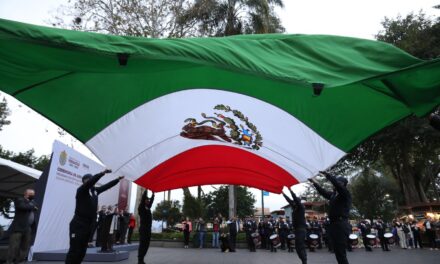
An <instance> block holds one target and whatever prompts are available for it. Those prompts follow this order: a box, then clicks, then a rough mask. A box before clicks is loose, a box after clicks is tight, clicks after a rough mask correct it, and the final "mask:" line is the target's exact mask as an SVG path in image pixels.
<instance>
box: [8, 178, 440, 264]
mask: <svg viewBox="0 0 440 264" xmlns="http://www.w3.org/2000/svg"><path fill="white" fill-rule="evenodd" d="M110 172H111V171H110V170H105V171H103V172H101V173H98V174H96V175H94V176H92V175H90V174H87V175H85V176H84V177H83V184H82V185H81V186H80V187H78V189H77V193H76V197H75V199H76V207H75V212H74V217H73V219H72V221H71V222H70V226H69V236H70V248H69V252H68V253H67V257H66V263H81V262H82V260H83V258H84V256H85V252H86V249H87V246H91V245H92V244H91V243H92V241H93V238H94V237H95V234H96V246H97V247H101V252H104V253H106V252H113V251H114V250H113V244H115V243H116V244H125V243H126V242H127V243H131V238H132V234H133V230H134V228H135V226H136V220H135V217H134V216H133V214H131V213H129V212H127V211H126V210H121V211H119V210H118V208H117V206H112V205H109V206H102V207H101V210H99V211H98V212H97V208H98V195H99V194H100V193H102V192H104V191H106V190H108V189H110V188H112V187H113V186H115V185H116V184H117V183H118V182H119V181H120V180H121V179H122V178H123V177H119V178H117V179H115V180H113V181H110V182H108V183H106V184H104V185H102V186H100V187H95V184H96V183H97V182H98V181H99V179H100V178H101V177H103V176H104V175H105V174H107V173H110ZM322 174H323V175H324V176H325V177H326V178H327V179H328V180H329V181H330V182H331V183H332V185H333V187H334V189H333V191H328V190H325V189H323V188H322V187H321V186H320V185H319V184H318V183H317V182H316V181H314V180H313V179H311V180H310V181H311V182H312V184H313V185H314V186H315V187H316V189H317V191H318V192H319V193H320V194H321V195H322V196H323V197H324V198H326V199H328V200H329V214H328V217H322V218H320V219H318V217H313V218H307V219H306V217H305V209H304V205H303V204H302V203H301V200H300V199H299V198H298V197H297V196H296V194H295V193H294V192H293V191H292V190H289V191H290V196H289V195H287V194H285V193H283V196H284V198H285V199H286V200H287V202H288V203H289V205H290V206H291V208H292V215H291V216H286V217H279V218H277V219H276V218H274V217H267V218H264V219H257V218H254V217H246V218H244V219H237V218H236V217H233V218H231V219H229V220H226V219H225V218H224V217H222V215H220V214H219V215H218V216H217V217H215V218H214V219H211V223H212V225H211V224H210V228H211V230H210V231H212V247H213V248H221V251H222V252H235V251H236V244H237V234H238V233H239V232H240V231H242V232H244V233H245V234H246V242H247V245H248V249H249V251H250V252H256V249H257V248H260V249H263V250H270V251H271V252H277V250H287V251H288V252H293V250H294V249H295V251H296V252H297V254H298V257H299V258H300V259H301V261H302V263H303V264H306V263H307V252H306V249H307V248H308V251H310V252H314V251H315V250H316V249H322V248H323V247H327V248H328V251H330V252H333V253H334V254H335V256H336V259H337V261H338V263H348V260H347V257H346V251H347V250H348V251H351V250H352V249H353V247H363V248H365V250H367V251H372V250H373V248H375V247H381V248H382V250H384V251H390V249H389V245H390V244H395V245H396V246H400V247H401V248H403V249H412V248H414V249H416V248H422V247H423V244H422V239H421V238H422V234H423V236H425V237H426V238H427V241H428V247H430V249H431V250H434V249H436V250H437V249H438V248H437V245H436V229H438V227H439V224H440V223H437V222H434V221H433V219H431V218H429V217H428V218H427V219H425V220H424V221H419V222H417V221H414V220H412V219H411V221H410V219H408V218H402V219H396V220H394V221H393V222H392V223H385V222H384V221H382V219H376V220H374V221H370V220H367V219H364V220H361V221H359V222H358V223H353V222H352V221H351V222H350V221H349V220H348V213H349V209H350V207H351V195H350V193H349V191H348V189H347V180H346V179H345V178H342V177H334V176H332V175H330V174H328V173H325V172H322ZM34 196H35V192H34V191H33V190H31V189H28V190H26V191H25V193H24V196H23V197H22V198H18V199H16V201H15V210H16V213H15V217H14V221H13V222H12V224H11V228H10V230H9V231H10V233H11V234H10V242H9V250H8V257H7V263H8V264H9V263H16V262H17V260H23V259H24V258H25V256H26V254H27V252H28V250H29V244H30V240H31V234H32V230H33V227H34V225H35V213H36V212H37V210H38V205H37V204H36V203H35V201H34ZM153 201H154V193H153V194H152V196H151V197H148V193H147V191H144V193H143V194H142V198H141V201H140V203H139V206H138V214H139V218H140V221H139V249H138V264H145V262H144V258H145V256H146V254H147V252H148V249H149V245H150V240H151V225H152V214H151V206H152V204H153ZM182 231H183V234H184V247H185V248H188V247H189V240H190V237H191V233H192V232H193V231H196V232H195V235H194V238H195V239H194V240H193V244H194V245H195V246H196V247H199V248H203V247H204V245H205V238H206V234H207V232H208V223H207V222H206V221H205V220H204V219H202V218H199V219H197V220H195V221H194V228H193V222H192V221H191V220H190V219H189V218H186V219H185V220H184V221H183V222H182ZM127 234H128V236H127ZM88 243H89V244H88ZM379 245H380V246H379Z"/></svg>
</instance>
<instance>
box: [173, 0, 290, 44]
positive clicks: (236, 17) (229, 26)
mask: <svg viewBox="0 0 440 264" xmlns="http://www.w3.org/2000/svg"><path fill="white" fill-rule="evenodd" d="M283 6H284V4H283V1H282V0H196V1H193V4H192V5H191V6H190V7H189V8H188V9H187V10H186V11H185V12H184V13H183V15H182V17H181V18H180V20H179V21H181V22H182V23H184V24H187V25H194V27H195V28H197V31H196V32H193V34H192V35H195V36H230V35H238V34H262V33H281V32H284V28H283V27H282V25H281V21H280V19H279V18H278V16H277V15H276V14H275V12H274V7H283Z"/></svg>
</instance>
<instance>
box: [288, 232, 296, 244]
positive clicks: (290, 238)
mask: <svg viewBox="0 0 440 264" xmlns="http://www.w3.org/2000/svg"><path fill="white" fill-rule="evenodd" d="M287 241H288V242H289V245H291V246H295V234H290V235H288V236H287Z"/></svg>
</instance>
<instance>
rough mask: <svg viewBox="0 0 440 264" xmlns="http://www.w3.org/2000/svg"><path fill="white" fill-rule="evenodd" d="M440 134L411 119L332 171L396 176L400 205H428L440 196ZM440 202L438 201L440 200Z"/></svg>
mask: <svg viewBox="0 0 440 264" xmlns="http://www.w3.org/2000/svg"><path fill="white" fill-rule="evenodd" d="M439 157H440V133H438V131H436V130H434V129H433V128H432V127H431V126H430V125H429V124H428V121H427V120H425V119H421V118H418V117H415V116H410V117H408V118H406V119H404V120H401V121H400V122H397V123H396V124H394V125H393V126H390V127H388V128H386V129H384V130H382V131H381V132H380V133H378V134H376V135H374V136H372V137H371V138H370V139H369V140H367V141H365V142H364V143H362V144H361V145H359V146H358V147H357V148H356V149H354V150H352V151H351V152H350V153H349V155H347V156H346V157H345V158H344V159H343V160H340V161H339V162H338V163H337V164H336V165H335V166H334V167H333V168H332V171H333V172H334V173H335V174H339V175H353V174H354V173H356V172H357V171H359V170H363V169H364V168H367V167H368V168H371V169H372V170H376V171H379V172H380V173H381V174H385V175H390V176H392V177H393V178H394V179H395V180H396V181H397V182H398V186H399V188H400V196H401V197H402V198H403V199H402V200H399V203H401V204H405V205H409V204H412V203H418V202H428V201H429V200H432V199H433V198H434V197H433V196H427V195H437V196H438V186H436V185H435V179H437V178H438V177H440V176H439V173H440V158H439ZM437 199H438V197H437Z"/></svg>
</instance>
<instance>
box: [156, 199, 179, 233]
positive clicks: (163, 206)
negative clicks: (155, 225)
mask: <svg viewBox="0 0 440 264" xmlns="http://www.w3.org/2000/svg"><path fill="white" fill-rule="evenodd" d="M180 208H181V206H180V202H179V201H177V200H174V201H162V202H160V203H158V204H157V206H156V209H154V212H153V219H154V220H165V221H166V222H167V225H168V226H169V227H170V226H174V225H175V224H176V223H179V222H180V220H181V219H182V214H181V213H180Z"/></svg>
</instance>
